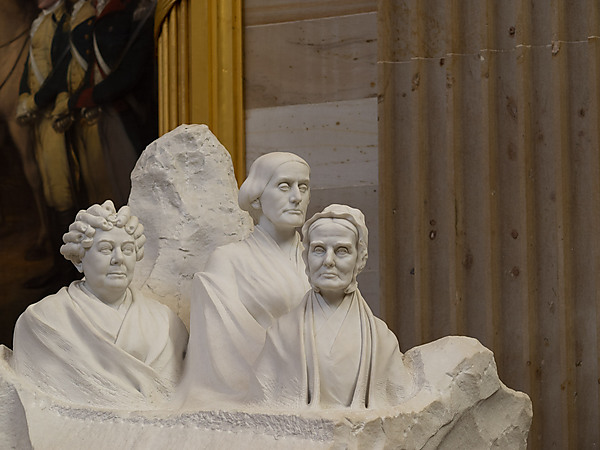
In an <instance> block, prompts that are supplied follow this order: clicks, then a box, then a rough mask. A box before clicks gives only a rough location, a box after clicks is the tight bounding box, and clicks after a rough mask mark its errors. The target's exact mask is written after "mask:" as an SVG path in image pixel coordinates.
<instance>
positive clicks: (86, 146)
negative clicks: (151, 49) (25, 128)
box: [54, 0, 115, 203]
mask: <svg viewBox="0 0 600 450" xmlns="http://www.w3.org/2000/svg"><path fill="white" fill-rule="evenodd" d="M68 1H69V2H71V3H73V5H72V9H71V15H70V52H71V61H70V63H69V68H68V71H67V88H68V91H69V95H70V96H74V95H77V94H78V93H79V92H80V91H81V90H82V89H83V88H84V87H85V85H86V78H87V77H88V76H89V72H90V69H91V68H92V67H93V64H94V47H93V39H92V33H93V30H94V23H95V21H96V7H95V6H94V5H92V3H91V2H90V1H89V0H68ZM61 106H64V109H63V110H62V111H60V114H58V116H57V118H56V119H55V121H54V128H55V129H57V130H61V131H64V132H65V134H66V137H67V142H68V144H69V145H70V146H71V148H72V149H73V151H74V154H75V155H76V157H77V160H78V163H79V169H80V176H81V185H80V186H79V187H80V190H81V191H82V194H81V196H82V197H83V198H84V199H85V201H84V203H102V202H104V200H106V199H107V198H113V197H115V194H114V192H113V189H112V188H111V182H110V177H109V175H108V167H107V164H106V158H105V156H104V152H103V149H102V142H101V141H100V135H99V132H98V125H97V122H98V121H97V120H96V119H97V117H95V118H94V119H93V120H88V119H87V118H86V117H87V112H88V111H87V110H86V109H85V108H84V109H83V110H82V111H80V114H75V112H74V111H71V110H70V108H69V105H68V104H64V105H61ZM71 106H72V105H71ZM92 115H94V114H92Z"/></svg>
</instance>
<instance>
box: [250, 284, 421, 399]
mask: <svg viewBox="0 0 600 450" xmlns="http://www.w3.org/2000/svg"><path fill="white" fill-rule="evenodd" d="M319 300H321V299H320V298H319V294H317V293H316V292H315V291H314V290H311V291H309V292H308V293H307V294H306V296H305V297H304V301H303V302H302V304H301V305H299V306H298V307H297V308H295V309H294V310H293V311H291V312H290V313H289V314H286V315H285V316H283V317H281V318H280V319H279V320H278V321H277V322H276V323H275V324H274V325H273V326H272V327H271V328H270V329H269V331H268V332H267V337H266V342H265V346H264V349H263V351H262V352H261V354H260V356H259V357H258V359H257V361H256V364H255V368H254V369H255V373H256V378H257V380H258V383H257V384H255V385H254V386H253V387H252V388H251V393H250V399H251V400H253V401H257V402H259V403H262V404H264V405H269V406H280V407H285V408H303V407H304V408H306V407H311V408H340V407H351V408H353V409H360V408H381V407H387V406H394V405H398V404H399V403H401V402H402V401H404V400H407V399H408V398H410V397H411V396H413V395H414V391H415V385H414V382H413V377H412V375H411V373H410V372H409V370H408V369H407V368H406V367H405V365H404V361H403V357H402V353H400V349H399V347H398V340H397V339H396V336H395V335H394V334H393V333H392V332H391V331H390V330H389V329H388V327H387V325H386V324H385V323H384V322H383V321H382V320H380V319H378V318H376V317H375V316H374V315H373V313H372V312H371V309H370V308H369V306H368V305H367V303H366V302H365V300H364V299H363V297H362V295H361V294H360V292H359V290H358V289H356V290H354V291H353V292H351V293H349V294H347V295H346V297H345V298H344V300H343V302H342V303H341V304H340V306H339V307H338V308H337V309H336V310H335V312H333V313H332V314H331V315H329V317H327V313H326V312H325V311H324V308H326V303H325V302H323V301H322V300H321V301H319Z"/></svg>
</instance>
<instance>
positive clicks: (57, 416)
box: [0, 336, 532, 450]
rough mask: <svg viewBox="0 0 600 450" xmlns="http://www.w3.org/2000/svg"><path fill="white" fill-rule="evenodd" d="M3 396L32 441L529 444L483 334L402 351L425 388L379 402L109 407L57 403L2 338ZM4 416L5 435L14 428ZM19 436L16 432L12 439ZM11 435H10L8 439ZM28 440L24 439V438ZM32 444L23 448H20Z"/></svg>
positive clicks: (524, 418) (525, 406)
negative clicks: (9, 396)
mask: <svg viewBox="0 0 600 450" xmlns="http://www.w3.org/2000/svg"><path fill="white" fill-rule="evenodd" d="M0 354H1V355H2V357H1V358H0V397H2V396H4V395H5V393H7V392H10V391H11V390H12V391H16V392H18V395H19V397H18V398H16V400H20V401H16V402H9V403H2V404H0V409H1V410H2V413H3V415H5V416H8V415H10V414H12V413H17V414H18V411H22V410H23V409H24V410H25V411H26V414H27V419H26V420H27V422H26V423H25V422H23V418H21V419H20V422H19V423H20V425H21V426H27V427H28V429H29V438H30V439H31V443H32V444H33V447H34V448H36V449H58V448H60V449H72V448H85V449H90V450H92V449H93V450H96V449H98V450H100V449H114V448H128V449H144V450H147V449H163V448H177V449H181V450H183V449H200V448H201V449H204V448H206V449H213V448H222V449H226V448H256V449H263V448H274V447H276V448H281V449H306V448H312V449H339V448H347V449H362V448H406V449H452V450H455V449H472V448H494V447H496V448H503V449H504V448H505V449H525V448H526V447H527V433H528V430H529V427H530V425H531V417H532V410H531V401H530V400H529V398H528V397H527V395H525V394H523V393H520V392H516V391H513V390H511V389H509V388H507V387H506V386H504V385H503V384H502V382H501V381H500V380H499V379H498V374H497V371H496V364H495V362H494V358H493V354H492V352H490V351H489V350H487V349H486V348H485V347H483V346H482V345H481V344H480V343H479V342H478V341H477V340H475V339H471V338H466V337H456V336H455V337H447V338H443V339H440V340H437V341H434V342H432V343H430V344H426V345H422V346H420V347H415V348H414V349H411V350H409V351H408V352H406V354H405V361H406V363H407V364H408V365H409V366H410V367H411V368H412V370H413V371H414V373H415V376H416V379H417V383H418V384H419V386H420V391H419V393H418V394H417V395H416V396H415V397H413V398H412V399H411V400H408V401H407V402H405V403H403V404H400V405H398V406H395V407H390V408H386V409H382V410H364V411H357V410H321V411H314V412H308V411H304V412H303V411H279V412H277V411H258V410H251V409H248V408H245V410H244V409H238V410H230V411H202V410H199V411H188V412H175V411H171V412H170V411H167V410H162V411H145V412H144V411H137V412H136V411H133V412H124V411H113V410H103V409H95V408H92V407H81V406H74V405H67V404H64V403H61V402H59V401H57V400H55V399H53V398H52V397H49V396H47V395H45V394H43V393H41V392H39V391H36V390H35V389H33V388H32V386H30V385H28V384H26V383H25V382H24V381H23V380H20V379H19V378H18V377H17V376H16V375H15V373H14V372H13V371H12V369H11V368H10V366H9V364H8V361H9V359H10V350H7V349H6V348H5V347H4V346H0ZM8 426H11V425H10V424H7V423H6V422H4V421H0V436H11V432H10V430H9V429H7V427H8ZM12 442H16V441H14V440H13V441H12ZM12 442H10V441H9V443H11V444H12ZM25 443H27V442H26V441H25ZM23 448H27V447H23Z"/></svg>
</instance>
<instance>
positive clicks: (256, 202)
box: [250, 198, 260, 209]
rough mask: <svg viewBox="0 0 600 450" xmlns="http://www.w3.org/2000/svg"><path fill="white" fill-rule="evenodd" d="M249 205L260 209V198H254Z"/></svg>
mask: <svg viewBox="0 0 600 450" xmlns="http://www.w3.org/2000/svg"><path fill="white" fill-rule="evenodd" d="M250 205H251V206H252V207H253V208H254V209H260V199H259V198H257V199H256V200H254V201H253V202H252V203H250Z"/></svg>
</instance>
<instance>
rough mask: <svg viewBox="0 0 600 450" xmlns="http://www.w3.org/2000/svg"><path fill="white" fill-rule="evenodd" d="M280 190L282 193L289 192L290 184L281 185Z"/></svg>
mask: <svg viewBox="0 0 600 450" xmlns="http://www.w3.org/2000/svg"><path fill="white" fill-rule="evenodd" d="M278 187H279V189H281V190H282V191H289V189H290V185H289V183H279V186H278Z"/></svg>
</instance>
